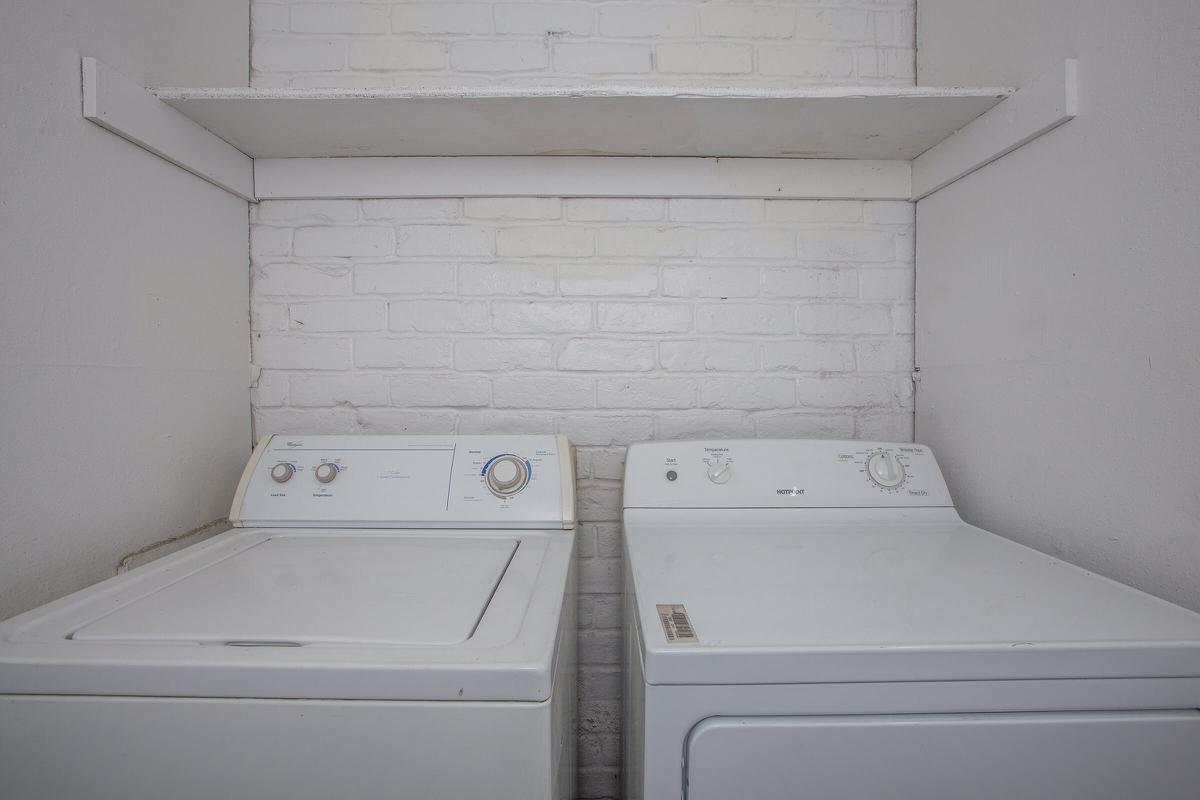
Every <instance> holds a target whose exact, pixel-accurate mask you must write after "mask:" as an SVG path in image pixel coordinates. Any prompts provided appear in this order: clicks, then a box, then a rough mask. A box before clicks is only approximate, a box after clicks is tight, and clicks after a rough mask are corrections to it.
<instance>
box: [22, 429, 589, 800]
mask: <svg viewBox="0 0 1200 800" xmlns="http://www.w3.org/2000/svg"><path fill="white" fill-rule="evenodd" d="M574 487H575V482H574V468H573V459H572V452H571V447H570V445H569V444H568V443H567V441H566V440H565V439H564V438H562V437H555V436H442V437H418V436H272V437H268V438H265V439H264V440H263V441H261V442H260V443H259V445H258V447H257V448H256V449H255V451H254V454H253V456H252V457H251V459H250V463H249V464H248V466H247V467H246V470H245V473H244V475H243V476H242V480H241V484H240V485H239V487H238V490H237V495H236V498H235V500H234V504H233V510H232V512H231V515H230V516H231V522H232V523H233V524H234V525H236V526H237V527H236V528H235V529H233V530H230V531H228V532H227V533H223V534H220V535H218V536H215V537H213V538H212V539H209V540H207V541H205V542H202V543H200V544H196V545H193V546H192V547H189V548H187V549H185V550H182V551H179V552H177V553H174V554H172V555H169V556H167V557H164V558H162V559H160V560H158V561H155V562H153V563H151V564H148V565H146V566H144V567H141V568H138V569H135V570H132V571H131V572H128V573H126V574H123V575H120V576H118V577H115V578H112V579H110V580H107V581H105V582H103V583H100V584H98V585H96V586H93V587H91V588H89V589H86V590H84V591H81V592H78V593H76V594H73V595H70V596H68V597H64V598H62V599H61V600H58V601H56V602H53V603H50V604H49V605H46V606H43V607H41V608H38V609H35V610H33V611H30V612H28V613H25V614H22V615H20V616H17V617H14V618H13V619H11V620H8V621H7V622H5V623H3V624H0V796H3V797H5V798H13V799H14V800H17V799H18V798H65V797H81V798H82V797H87V798H122V799H123V800H128V799H129V798H162V797H171V798H174V799H175V800H185V799H186V798H195V799H196V800H201V799H203V800H209V799H210V798H215V797H223V798H254V800H267V799H268V798H278V799H279V800H285V799H286V800H299V799H301V798H312V799H313V800H317V799H318V798H320V800H328V798H340V797H345V798H411V799H412V800H435V799H438V800H442V799H444V800H463V799H464V798H473V797H478V798H483V797H486V798H489V800H490V799H491V798H511V800H531V798H546V799H547V800H549V799H551V798H553V799H554V800H565V799H566V798H569V797H570V796H571V795H572V793H573V789H574V753H575V743H574V738H573V732H572V728H573V715H574V707H575V688H574V687H575V677H574V653H575V621H574V620H575V596H574V593H575V573H574V566H573V563H574V562H573V553H574V538H575V494H574Z"/></svg>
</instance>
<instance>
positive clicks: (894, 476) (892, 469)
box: [867, 450, 908, 489]
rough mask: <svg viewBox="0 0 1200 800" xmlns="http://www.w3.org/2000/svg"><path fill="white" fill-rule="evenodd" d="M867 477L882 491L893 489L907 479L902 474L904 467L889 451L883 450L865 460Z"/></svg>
mask: <svg viewBox="0 0 1200 800" xmlns="http://www.w3.org/2000/svg"><path fill="white" fill-rule="evenodd" d="M867 475H869V476H870V478H871V480H873V481H875V483H877V484H878V485H880V486H882V487H883V488H884V489H895V488H896V487H897V486H899V485H900V484H902V483H904V479H905V478H906V477H908V476H907V475H905V474H904V465H903V464H901V463H900V459H898V458H896V454H895V453H893V452H892V451H891V450H884V451H883V452H882V453H876V454H875V455H873V456H871V457H870V458H868V459H867Z"/></svg>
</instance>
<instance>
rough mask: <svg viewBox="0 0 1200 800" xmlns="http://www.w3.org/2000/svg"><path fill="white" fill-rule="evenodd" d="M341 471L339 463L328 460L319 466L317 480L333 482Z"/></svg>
mask: <svg viewBox="0 0 1200 800" xmlns="http://www.w3.org/2000/svg"><path fill="white" fill-rule="evenodd" d="M340 471H341V470H340V469H338V465H337V464H334V463H331V462H329V461H326V462H325V463H324V464H321V465H320V466H318V467H317V480H318V481H320V482H321V483H332V482H333V479H334V478H336V477H337V476H338V472H340Z"/></svg>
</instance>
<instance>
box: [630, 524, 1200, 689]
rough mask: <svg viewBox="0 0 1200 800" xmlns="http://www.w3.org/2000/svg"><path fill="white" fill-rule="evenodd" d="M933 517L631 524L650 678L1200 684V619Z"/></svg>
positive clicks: (634, 582) (704, 681) (632, 554)
mask: <svg viewBox="0 0 1200 800" xmlns="http://www.w3.org/2000/svg"><path fill="white" fill-rule="evenodd" d="M920 513H922V512H899V511H882V512H878V514H879V515H883V516H887V515H891V516H893V517H894V518H893V519H889V520H887V521H882V520H881V521H876V522H870V521H862V520H861V519H860V520H857V521H839V519H838V517H839V514H841V516H843V517H844V516H845V515H844V514H843V513H841V512H837V511H828V512H821V511H820V510H810V511H804V512H792V511H788V512H782V513H781V514H778V515H772V514H766V515H764V521H763V522H762V523H761V524H756V523H755V521H754V520H755V518H756V516H757V515H759V514H760V512H755V511H707V512H704V516H703V517H696V518H694V519H692V520H691V521H689V522H687V523H685V524H650V525H647V524H638V523H635V522H633V521H631V520H630V519H629V518H628V515H627V519H626V541H627V551H628V557H629V562H630V564H629V569H630V573H631V579H632V585H633V588H634V592H635V594H636V597H637V609H638V619H637V623H638V625H639V627H640V633H641V639H642V641H643V659H644V668H645V674H646V679H647V680H648V681H649V682H650V683H656V684H663V683H665V684H676V683H677V684H744V683H763V684H768V683H806V682H849V681H896V680H903V681H919V680H982V679H996V680H1000V679H1034V678H1080V677H1096V678H1101V677H1170V676H1189V677H1190V676H1200V615H1198V614H1195V613H1193V612H1191V611H1188V610H1186V609H1183V608H1180V607H1178V606H1175V605H1172V604H1170V603H1167V602H1165V601H1163V600H1160V599H1158V598H1155V597H1152V596H1150V595H1147V594H1144V593H1142V592H1139V591H1137V590H1134V589H1131V588H1129V587H1127V586H1124V585H1121V584H1118V583H1115V582H1113V581H1110V580H1108V579H1105V578H1102V577H1100V576H1098V575H1095V574H1093V573H1090V572H1088V571H1086V570H1083V569H1080V568H1078V567H1075V566H1072V565H1070V564H1067V563H1065V562H1063V561H1060V560H1058V559H1055V558H1051V557H1050V556H1047V555H1044V554H1042V553H1039V552H1037V551H1034V550H1031V549H1029V548H1026V547H1024V546H1021V545H1019V544H1016V543H1015V542H1012V541H1010V540H1007V539H1003V538H1001V537H999V536H996V535H994V534H991V533H988V532H986V531H983V530H980V529H978V528H974V527H972V526H969V525H966V524H964V523H962V522H959V521H942V522H919V521H913V518H914V514H916V515H919V514H920ZM938 513H944V512H938ZM950 513H952V512H950ZM797 514H803V515H805V516H804V517H803V520H804V521H798V518H797V517H796V516H794V515H797ZM785 515H793V516H790V517H787V518H786V521H785ZM905 520H908V521H905Z"/></svg>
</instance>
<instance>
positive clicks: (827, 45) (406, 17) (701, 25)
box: [252, 0, 915, 87]
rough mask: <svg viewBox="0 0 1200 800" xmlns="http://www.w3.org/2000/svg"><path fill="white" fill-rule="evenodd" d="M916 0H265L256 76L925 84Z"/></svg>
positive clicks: (325, 83)
mask: <svg viewBox="0 0 1200 800" xmlns="http://www.w3.org/2000/svg"><path fill="white" fill-rule="evenodd" d="M914 5H915V4H914V0H778V1H777V2H742V1H739V0H734V1H733V2H713V1H712V0H638V1H637V2H619V1H618V2H613V0H554V1H553V2H503V0H500V1H496V0H493V1H492V2H428V1H427V2H420V1H419V0H417V1H414V2H393V1H391V0H365V1H359V0H355V2H337V1H336V0H332V1H330V0H326V2H279V1H276V2H265V1H264V0H254V3H253V12H254V13H253V21H252V24H253V46H254V51H253V56H252V60H253V65H254V73H253V76H252V80H253V83H254V85H255V86H293V87H330V86H351V87H361V86H411V85H423V86H431V85H454V86H461V85H467V84H489V83H504V84H509V85H511V84H514V83H521V84H538V85H546V84H550V83H571V84H579V83H590V82H594V81H607V82H612V83H621V84H632V83H645V82H658V83H662V82H670V83H673V84H682V85H692V84H699V85H706V86H711V85H717V84H725V83H732V84H753V85H755V86H770V85H774V86H794V85H796V84H797V83H803V84H856V83H870V84H901V85H911V84H912V82H913V75H914V66H913V65H914V49H913V32H914V23H913V14H914Z"/></svg>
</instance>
